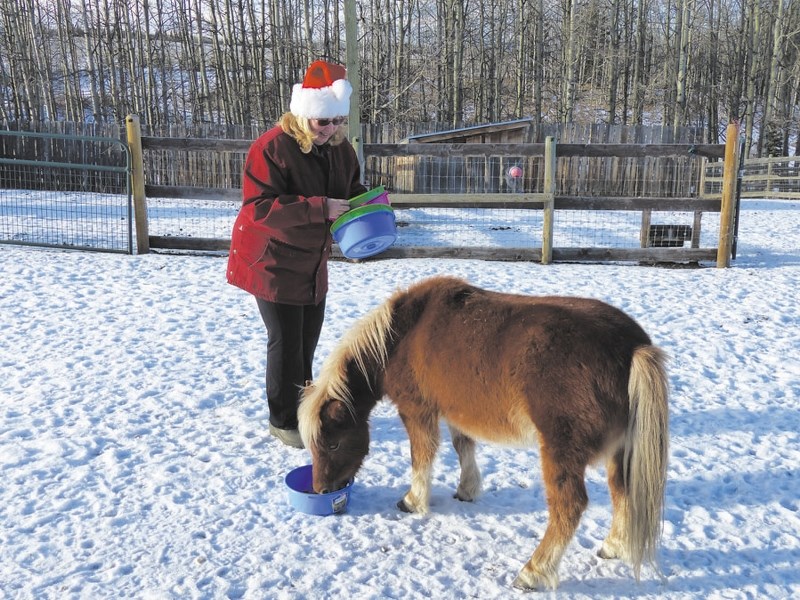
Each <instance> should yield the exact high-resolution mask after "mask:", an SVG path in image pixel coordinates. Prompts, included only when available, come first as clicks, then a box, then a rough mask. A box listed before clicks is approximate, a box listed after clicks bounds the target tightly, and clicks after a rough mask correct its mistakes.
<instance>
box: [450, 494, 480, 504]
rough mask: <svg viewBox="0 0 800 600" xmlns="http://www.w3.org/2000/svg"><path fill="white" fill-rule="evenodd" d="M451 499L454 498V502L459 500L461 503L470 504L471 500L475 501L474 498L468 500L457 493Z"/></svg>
mask: <svg viewBox="0 0 800 600" xmlns="http://www.w3.org/2000/svg"><path fill="white" fill-rule="evenodd" d="M453 498H455V499H456V500H460V501H461V502H472V501H473V500H475V498H469V497H467V496H462V495H461V494H459V493H458V492H456V493H455V494H453Z"/></svg>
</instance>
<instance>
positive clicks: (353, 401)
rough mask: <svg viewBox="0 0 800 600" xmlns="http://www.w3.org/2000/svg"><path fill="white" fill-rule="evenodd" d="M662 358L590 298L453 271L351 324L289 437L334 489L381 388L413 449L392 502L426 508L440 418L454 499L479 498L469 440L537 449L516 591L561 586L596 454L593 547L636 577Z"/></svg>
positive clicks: (652, 501) (648, 541) (364, 440)
mask: <svg viewBox="0 0 800 600" xmlns="http://www.w3.org/2000/svg"><path fill="white" fill-rule="evenodd" d="M664 365H665V355H664V353H663V352H662V351H661V350H660V349H658V348H657V347H655V346H653V345H652V344H651V341H650V338H649V337H648V335H647V334H646V333H645V332H644V331H643V330H642V328H641V327H640V326H639V325H638V324H637V323H636V322H635V321H634V320H633V319H632V318H631V317H629V316H627V315H626V314H625V313H623V312H622V311H620V310H618V309H616V308H614V307H612V306H609V305H608V304H605V303H603V302H600V301H598V300H592V299H586V298H574V297H554V296H547V297H536V296H522V295H512V294H503V293H497V292H492V291H487V290H483V289H479V288H477V287H474V286H472V285H470V284H468V283H466V282H465V281H462V280H460V279H455V278H450V277H434V278H431V279H428V280H424V281H422V282H420V283H418V284H416V285H413V286H412V287H410V288H409V289H407V290H405V291H398V292H396V293H395V294H394V295H392V296H391V297H390V298H389V299H388V300H386V301H385V302H384V303H383V304H382V305H380V306H378V307H377V308H376V309H375V310H373V311H372V312H371V313H370V314H368V315H367V316H365V317H364V318H362V319H361V320H360V321H359V322H358V323H356V325H355V326H354V327H353V329H352V330H351V331H349V332H348V334H347V335H346V336H345V337H344V338H343V340H342V341H341V343H340V344H339V345H338V347H337V348H336V349H335V350H334V352H333V353H332V354H331V355H330V356H329V357H328V359H327V360H326V362H325V364H324V366H323V369H322V372H321V374H320V377H319V378H318V380H317V381H316V382H314V383H313V384H311V385H309V386H307V387H306V388H305V390H304V392H303V400H302V402H301V404H300V409H299V421H300V433H301V436H302V438H303V440H304V443H305V445H306V447H307V448H309V450H310V451H311V455H312V461H313V487H314V490H315V491H316V492H318V493H320V492H327V491H331V490H335V489H338V488H340V487H342V486H344V485H345V484H346V483H347V482H348V481H349V480H350V479H351V478H352V477H353V476H354V475H355V474H356V472H357V471H358V470H359V468H360V467H361V464H362V462H363V460H364V457H365V456H366V455H367V452H368V451H369V423H368V418H369V415H370V412H371V411H372V409H373V407H374V406H375V405H376V403H377V401H378V400H379V399H381V398H382V397H384V396H387V397H388V398H389V399H390V400H391V402H392V403H394V405H395V406H396V407H397V412H398V414H399V415H400V418H401V419H402V421H403V424H404V425H405V428H406V430H407V432H408V437H409V441H410V446H411V487H410V489H409V490H408V491H407V492H406V494H405V495H404V496H403V497H402V498H401V499H400V501H399V502H398V507H399V508H400V509H401V510H403V511H406V512H415V513H422V514H424V513H426V512H427V511H428V501H429V496H430V484H431V470H432V465H433V462H434V458H435V454H436V452H437V449H438V446H439V421H440V420H441V419H443V420H444V421H445V422H446V423H447V425H448V427H449V430H450V434H451V438H452V443H453V446H454V447H455V449H456V452H457V453H458V458H459V463H460V466H461V473H460V479H459V483H458V488H457V490H456V493H455V497H456V498H458V499H459V500H465V501H471V500H473V499H475V498H476V497H477V496H478V494H479V492H480V488H481V475H480V471H479V469H478V466H477V464H476V461H475V440H476V439H479V440H485V441H488V442H495V443H499V444H509V445H514V446H523V447H525V446H535V445H538V447H539V450H540V457H541V464H542V473H543V479H544V484H545V489H546V497H547V504H548V509H549V515H548V523H547V529H546V531H545V533H544V537H543V538H542V540H541V542H540V543H539V545H538V547H537V548H536V550H535V551H534V553H533V555H532V556H531V558H530V560H529V561H528V562H527V564H525V566H524V567H523V568H522V570H521V572H520V573H519V575H518V576H517V578H516V581H515V582H514V586H515V587H518V588H522V589H543V588H553V589H555V588H556V587H557V586H558V565H559V562H560V561H561V557H562V555H563V554H564V550H565V549H566V547H567V545H568V544H569V542H570V540H571V539H572V536H573V535H574V533H575V529H576V528H577V526H578V523H579V521H580V518H581V515H582V513H583V511H584V509H585V508H586V506H587V504H588V496H587V493H586V485H585V481H584V477H585V471H586V467H587V466H588V465H589V464H592V463H596V462H598V461H605V465H606V468H607V472H608V485H609V488H610V491H611V502H612V509H613V517H612V522H611V529H610V532H609V534H608V537H606V539H605V541H604V542H603V544H602V547H601V549H600V551H599V552H598V554H599V556H601V557H602V558H621V559H624V560H627V561H628V562H629V563H630V564H631V565H632V566H633V569H634V575H635V577H636V579H637V580H638V579H639V575H640V571H641V566H642V564H643V563H652V564H655V553H656V550H657V546H658V543H659V540H660V537H661V528H662V518H663V514H662V510H663V499H664V488H665V484H666V470H667V452H668V409H667V401H668V384H667V374H666V370H665V366H664Z"/></svg>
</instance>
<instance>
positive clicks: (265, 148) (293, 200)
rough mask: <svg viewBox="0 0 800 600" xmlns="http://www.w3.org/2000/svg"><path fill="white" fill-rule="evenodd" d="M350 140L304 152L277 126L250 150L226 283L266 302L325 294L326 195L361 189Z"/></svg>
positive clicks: (315, 300) (307, 300)
mask: <svg viewBox="0 0 800 600" xmlns="http://www.w3.org/2000/svg"><path fill="white" fill-rule="evenodd" d="M360 177H361V173H360V167H359V164H358V158H357V156H356V153H355V151H354V150H353V147H352V146H351V145H350V143H349V142H348V141H346V140H345V141H344V142H342V143H341V144H339V145H337V146H331V145H330V144H324V145H322V146H316V145H314V146H313V147H312V149H311V152H309V153H308V154H304V153H303V152H302V151H301V150H300V146H299V145H298V144H297V141H295V139H294V138H293V137H291V136H289V135H287V134H286V133H284V132H283V130H282V129H281V128H280V127H279V126H278V127H274V128H273V129H270V130H269V131H267V132H266V133H264V134H262V135H261V136H260V137H259V138H258V139H257V140H256V141H255V142H254V143H253V145H252V146H251V147H250V151H249V152H248V154H247V161H246V162H245V166H244V177H243V184H242V198H243V202H242V207H241V209H240V211H239V215H238V216H237V218H236V222H235V223H234V226H233V234H232V236H231V250H230V256H229V258H228V275H227V276H228V282H229V283H231V284H233V285H235V286H237V287H240V288H242V289H243V290H245V291H247V292H250V293H251V294H253V295H254V296H257V297H259V298H263V299H264V300H268V301H270V302H280V303H282V304H299V305H304V304H319V302H321V301H322V300H323V299H324V298H325V295H326V294H327V292H328V257H329V256H330V251H331V243H332V241H333V240H332V238H331V233H330V222H328V221H327V214H326V207H325V197H326V196H327V197H331V198H352V197H353V196H356V195H358V194H361V193H363V192H365V191H366V188H365V187H364V186H363V185H362V184H361V182H360Z"/></svg>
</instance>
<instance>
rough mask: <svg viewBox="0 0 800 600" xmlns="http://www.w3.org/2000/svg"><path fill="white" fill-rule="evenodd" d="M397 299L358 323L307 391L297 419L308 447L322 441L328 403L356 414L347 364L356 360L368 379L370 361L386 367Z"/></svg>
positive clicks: (384, 304) (343, 338) (359, 368)
mask: <svg viewBox="0 0 800 600" xmlns="http://www.w3.org/2000/svg"><path fill="white" fill-rule="evenodd" d="M393 300H394V296H393V297H392V298H390V299H389V300H387V301H386V302H384V303H383V304H381V305H380V306H378V307H377V308H375V309H373V310H372V311H371V312H369V313H367V314H366V315H365V316H364V317H362V318H361V319H360V320H359V321H357V322H356V323H355V325H354V326H353V327H352V329H350V331H348V332H347V333H346V334H345V335H344V337H342V340H341V341H340V342H339V344H338V345H337V346H336V348H335V349H334V350H333V352H331V354H330V355H329V356H328V358H327V359H326V360H325V362H324V363H323V365H322V371H321V372H320V375H319V377H318V378H317V380H316V381H315V382H314V383H312V384H311V385H309V386H307V387H306V388H305V390H304V392H303V400H302V402H301V403H300V408H299V409H298V411H297V416H298V423H299V425H298V427H299V430H300V436H301V437H302V438H303V443H304V444H305V447H306V448H311V447H313V446H314V444H315V443H316V441H317V439H318V438H319V433H320V429H321V427H322V420H321V412H322V408H323V406H324V405H325V403H326V402H327V401H328V400H339V401H341V402H343V403H344V405H345V406H346V407H347V408H348V410H349V411H350V413H351V414H353V415H355V409H354V408H353V398H352V396H351V395H350V389H349V387H348V381H347V364H348V363H349V362H350V361H351V360H352V361H354V362H355V364H356V366H357V367H358V370H359V371H361V373H363V374H364V375H365V376H368V375H369V373H367V370H368V365H367V359H372V360H373V361H374V362H376V363H378V364H379V365H380V366H381V367H383V366H384V365H385V364H386V360H387V344H388V342H389V338H390V336H391V333H392V307H393V305H394V302H393Z"/></svg>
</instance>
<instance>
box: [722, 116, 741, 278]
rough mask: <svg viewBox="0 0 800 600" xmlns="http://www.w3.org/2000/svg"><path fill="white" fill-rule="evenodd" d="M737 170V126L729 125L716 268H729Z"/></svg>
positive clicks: (723, 171) (723, 169)
mask: <svg viewBox="0 0 800 600" xmlns="http://www.w3.org/2000/svg"><path fill="white" fill-rule="evenodd" d="M738 170H739V125H738V124H736V123H731V124H729V125H728V130H727V132H726V137H725V163H724V165H723V167H722V206H721V207H720V216H719V246H718V247H717V268H720V269H723V268H726V267H729V266H731V249H732V248H733V234H734V232H733V222H734V219H733V218H734V209H735V205H736V177H737V176H738Z"/></svg>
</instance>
